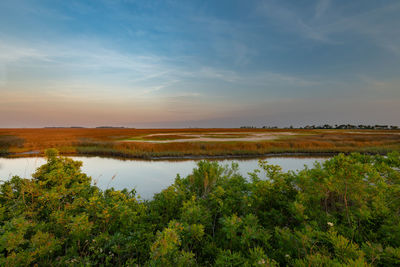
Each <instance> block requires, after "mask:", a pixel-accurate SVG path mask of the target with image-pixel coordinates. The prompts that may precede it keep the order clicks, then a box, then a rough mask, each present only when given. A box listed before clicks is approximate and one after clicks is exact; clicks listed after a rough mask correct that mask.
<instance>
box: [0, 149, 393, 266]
mask: <svg viewBox="0 0 400 267" xmlns="http://www.w3.org/2000/svg"><path fill="white" fill-rule="evenodd" d="M47 158H48V162H47V164H45V165H43V166H41V167H40V168H39V169H38V170H37V172H36V173H35V174H34V175H33V178H32V179H22V178H19V177H13V178H12V179H11V180H9V181H6V182H3V183H2V184H1V186H0V265H2V266H4V265H5V266H28V265H35V264H38V265H40V266H67V265H68V266H70V265H76V266H90V265H94V266H98V265H105V266H111V265H116V266H123V265H125V266H132V265H136V264H137V265H140V266H210V265H215V266H279V265H281V266H285V265H290V266H370V265H371V266H398V265H399V264H400V216H399V215H400V169H399V168H400V154H399V153H397V152H394V153H391V154H388V155H387V156H385V157H384V156H379V155H375V156H369V155H361V154H351V155H349V156H345V155H343V154H340V155H338V156H335V157H333V158H332V159H330V160H327V161H326V162H325V163H323V164H322V165H321V164H316V165H315V166H314V167H313V168H310V169H309V168H305V169H304V170H302V171H300V172H298V173H294V172H288V173H285V172H282V171H281V169H280V167H279V166H274V165H268V164H267V162H260V169H261V170H259V171H255V172H254V173H252V174H251V175H250V176H251V179H250V180H246V179H245V178H243V177H242V176H241V175H240V174H238V172H237V166H236V165H232V166H231V167H222V166H220V165H218V163H216V162H208V161H201V162H199V163H198V167H197V168H195V169H194V170H193V173H192V174H191V175H189V176H187V177H185V178H183V177H179V176H177V178H176V180H175V183H174V184H173V185H171V186H170V187H168V188H166V189H165V190H163V191H162V192H160V193H158V194H156V195H155V196H154V198H153V200H151V201H141V200H138V199H137V198H136V195H135V192H134V191H128V190H123V191H116V190H113V189H109V190H106V191H102V190H100V189H99V188H97V187H95V186H92V185H91V178H90V177H88V176H87V175H85V174H84V173H82V172H81V171H80V167H81V163H80V162H76V161H73V160H71V159H68V158H63V157H59V156H58V155H57V151H56V150H49V151H47ZM144 178H145V177H144Z"/></svg>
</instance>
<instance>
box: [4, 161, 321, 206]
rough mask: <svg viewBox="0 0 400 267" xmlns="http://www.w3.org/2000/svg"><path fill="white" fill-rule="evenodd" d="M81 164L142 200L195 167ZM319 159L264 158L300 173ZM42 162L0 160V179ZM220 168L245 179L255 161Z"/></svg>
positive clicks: (26, 172)
mask: <svg viewBox="0 0 400 267" xmlns="http://www.w3.org/2000/svg"><path fill="white" fill-rule="evenodd" d="M73 159H75V160H80V161H83V167H82V171H83V172H85V173H87V174H88V175H90V176H91V177H92V179H93V181H94V182H95V183H96V184H97V186H99V187H100V188H102V189H106V188H111V187H114V188H115V189H123V188H128V189H133V188H135V189H136V190H137V192H138V194H139V195H140V196H141V197H142V198H145V199H149V198H151V197H152V196H153V194H154V193H157V192H160V191H161V190H162V189H164V188H166V187H168V186H169V185H171V184H172V183H173V182H174V180H175V177H176V175H177V174H178V173H179V174H180V175H181V176H182V177H185V176H186V175H188V174H190V173H191V172H192V170H193V168H194V167H195V166H196V162H197V161H195V160H187V161H143V160H118V159H110V158H100V157H73ZM316 160H317V161H323V160H324V159H322V158H286V157H285V158H268V163H269V164H276V165H280V166H281V167H282V169H283V170H284V171H288V170H300V169H303V168H304V165H307V166H312V164H313V163H314V162H315V161H316ZM45 162H46V161H45V160H44V159H43V158H16V159H9V158H0V178H1V180H5V179H9V178H11V177H12V176H14V175H18V176H21V177H30V176H31V175H32V173H34V172H35V170H36V169H37V168H38V167H39V166H41V165H42V164H44V163H45ZM219 162H220V163H221V164H223V165H225V164H229V165H230V164H231V163H232V162H236V163H238V164H239V172H240V173H241V174H243V175H244V176H246V177H247V176H248V175H247V173H248V172H252V171H253V170H254V169H257V168H258V160H257V159H249V160H222V161H219ZM113 177H114V178H113Z"/></svg>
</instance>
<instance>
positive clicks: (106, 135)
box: [0, 128, 400, 159]
mask: <svg viewBox="0 0 400 267" xmlns="http://www.w3.org/2000/svg"><path fill="white" fill-rule="evenodd" d="M221 132H223V133H224V134H223V135H222V134H221ZM156 134H163V135H161V136H160V135H159V136H156ZM199 134H201V135H204V136H208V137H211V138H213V139H215V141H214V140H213V141H205V142H200V141H196V140H193V142H192V140H191V139H193V138H191V137H190V135H199ZM254 134H271V135H274V138H273V139H271V140H257V141H239V140H235V139H238V138H237V137H239V136H245V137H246V136H247V135H254ZM223 137H231V138H232V140H231V141H229V142H227V141H221V138H223ZM175 139H186V140H185V141H186V142H168V140H175ZM151 140H152V141H167V142H166V143H149V142H148V141H151ZM48 148H57V149H58V150H59V151H60V153H61V154H63V155H96V156H107V157H126V158H147V159H149V158H162V157H164V158H168V157H169V158H180V157H213V156H224V157H228V156H253V157H255V156H262V155H267V154H279V153H305V154H317V153H333V154H334V153H339V152H343V153H351V152H361V153H382V154H385V153H388V152H391V151H400V130H353V129H351V130H329V129H328V130H326V129H325V130H324V129H322V130H321V129H309V130H305V129H115V128H110V129H107V128H104V129H79V128H77V129H74V128H50V129H0V155H9V156H23V157H24V156H27V155H34V156H37V155H43V154H44V151H45V150H46V149H48Z"/></svg>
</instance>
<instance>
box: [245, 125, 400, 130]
mask: <svg viewBox="0 0 400 267" xmlns="http://www.w3.org/2000/svg"><path fill="white" fill-rule="evenodd" d="M240 128H241V129H257V128H258V127H256V126H241V127H240ZM260 128H261V129H362V130H398V129H400V128H399V126H395V125H378V124H376V125H363V124H360V125H352V124H335V125H334V126H332V125H329V124H324V125H307V126H304V127H293V126H290V127H282V128H279V127H277V126H262V127H260Z"/></svg>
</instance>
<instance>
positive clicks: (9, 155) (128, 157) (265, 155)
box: [0, 151, 389, 161]
mask: <svg viewBox="0 0 400 267" xmlns="http://www.w3.org/2000/svg"><path fill="white" fill-rule="evenodd" d="M353 152H355V153H361V154H368V155H378V154H379V155H385V154H387V153H389V152H387V153H384V152H372V151H353ZM353 152H349V151H336V152H270V153H261V154H236V155H232V154H227V155H181V156H135V155H126V154H125V155H124V156H115V155H114V156H113V155H107V154H104V153H60V155H61V156H67V157H101V158H111V159H119V160H142V161H162V160H168V161H169V160H170V161H185V160H224V159H238V160H246V159H262V158H272V157H294V158H313V157H332V156H335V155H338V154H340V153H343V154H346V155H347V154H350V153H353ZM30 157H44V153H43V152H41V151H27V152H20V153H15V152H14V153H7V154H2V155H0V158H9V159H12V158H30Z"/></svg>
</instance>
